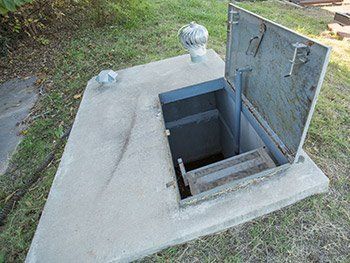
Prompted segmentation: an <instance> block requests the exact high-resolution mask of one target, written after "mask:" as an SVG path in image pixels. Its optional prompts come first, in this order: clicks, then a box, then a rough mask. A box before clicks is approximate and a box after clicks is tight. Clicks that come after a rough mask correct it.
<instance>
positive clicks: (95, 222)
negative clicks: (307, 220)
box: [26, 50, 328, 262]
mask: <svg viewBox="0 0 350 263" xmlns="http://www.w3.org/2000/svg"><path fill="white" fill-rule="evenodd" d="M223 72H224V62H223V61H222V60H221V59H220V58H219V56H218V55H217V54H216V53H215V52H214V51H212V50H210V51H209V52H208V60H207V61H206V62H205V63H202V64H192V63H191V62H190V57H189V55H184V56H178V57H174V58H170V59H166V60H162V61H158V62H153V63H150V64H147V65H141V66H136V67H133V68H128V69H125V70H120V71H118V74H119V76H118V79H119V80H118V81H117V83H115V84H112V85H109V86H103V87H101V86H99V85H98V84H97V83H96V82H95V81H94V80H90V81H89V83H88V86H87V88H86V90H85V93H84V97H83V100H82V103H81V105H80V109H79V112H78V114H77V117H76V120H75V123H74V126H73V129H72V131H71V135H70V137H69V140H68V143H67V145H66V148H65V151H64V154H63V157H62V160H61V163H60V166H59V169H58V171H57V174H56V177H55V180H54V182H53V185H52V188H51V191H50V194H49V197H48V201H47V203H46V205H45V209H44V211H43V214H42V217H41V219H40V223H39V225H38V228H37V231H36V233H35V236H34V239H33V241H32V245H31V248H30V251H29V253H28V255H27V259H26V262H127V261H131V260H134V259H138V258H141V257H143V256H146V255H148V254H150V253H154V252H157V251H159V250H161V249H163V248H166V247H168V246H171V245H175V244H178V243H182V242H185V241H188V240H191V239H194V238H197V237H199V236H202V235H206V234H210V233H214V232H217V231H220V230H223V229H225V228H228V227H231V226H234V225H237V224H240V223H243V222H246V221H248V220H251V219H253V218H255V217H258V216H261V215H263V214H266V213H269V212H272V211H274V210H277V209H280V208H282V207H284V206H287V205H290V204H292V203H294V202H296V201H298V200H301V199H303V198H305V197H307V196H310V195H313V194H316V193H320V192H324V191H326V190H327V187H328V179H327V177H326V176H324V174H323V173H322V171H321V170H320V169H318V168H317V166H316V165H315V164H314V163H313V162H312V160H311V159H310V158H309V157H308V156H307V155H306V154H305V153H302V157H303V158H301V159H302V161H301V162H299V163H297V164H295V165H293V166H289V165H287V166H283V167H282V166H281V167H280V169H279V170H278V171H276V172H275V173H273V174H270V175H269V176H266V177H262V178H258V179H256V180H252V181H249V182H245V183H242V184H239V185H236V186H235V188H234V189H231V191H229V192H226V193H224V194H222V195H219V196H218V197H217V198H213V199H210V200H207V201H205V202H201V203H198V204H196V205H188V206H186V207H182V206H180V205H179V194H178V189H177V188H176V186H174V184H171V182H174V180H175V173H174V170H173V167H172V160H171V156H170V150H169V146H168V143H167V138H166V134H165V131H164V124H163V119H162V114H161V108H160V105H159V98H158V94H159V93H162V92H165V91H169V90H173V89H177V88H180V87H184V86H188V85H193V84H197V83H200V82H204V81H209V80H213V79H216V78H220V77H222V76H223ZM169 183H170V184H169ZM169 185H170V186H169Z"/></svg>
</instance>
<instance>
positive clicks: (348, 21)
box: [328, 12, 350, 38]
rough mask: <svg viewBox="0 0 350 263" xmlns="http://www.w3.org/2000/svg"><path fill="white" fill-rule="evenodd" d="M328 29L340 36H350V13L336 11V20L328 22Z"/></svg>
mask: <svg viewBox="0 0 350 263" xmlns="http://www.w3.org/2000/svg"><path fill="white" fill-rule="evenodd" d="M328 29H329V30H330V31H332V32H334V33H335V34H337V35H338V36H339V37H340V38H350V14H349V13H338V12H337V13H335V15H334V22H333V23H331V24H328Z"/></svg>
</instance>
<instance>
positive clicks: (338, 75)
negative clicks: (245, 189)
mask: <svg viewBox="0 0 350 263" xmlns="http://www.w3.org/2000/svg"><path fill="white" fill-rule="evenodd" d="M145 1H146V2H147V3H148V9H147V15H146V17H144V19H143V20H142V23H139V24H132V25H128V24H125V25H115V26H106V27H103V28H86V27H85V28H81V29H79V30H78V31H77V32H76V33H75V35H74V36H73V37H72V38H69V39H66V40H64V41H63V42H62V43H61V45H62V46H63V48H60V49H59V50H58V51H57V52H56V53H55V56H54V60H53V61H52V68H47V69H44V74H42V75H41V76H42V80H43V83H44V94H43V95H42V96H41V97H40V99H39V101H38V103H37V105H36V107H35V109H34V111H33V114H32V116H33V117H32V118H31V119H30V121H29V127H28V129H27V130H26V131H24V134H25V138H24V140H23V141H22V143H21V144H20V146H19V148H18V151H17V153H16V154H15V156H14V157H13V159H12V163H13V165H14V166H15V167H18V169H17V170H16V172H15V173H14V174H12V175H11V176H2V177H1V178H0V200H1V201H0V206H3V205H4V204H5V202H6V200H7V197H8V196H10V195H11V194H12V193H13V192H14V191H15V189H17V188H18V187H19V186H21V185H23V182H24V181H25V179H26V178H27V177H28V176H30V174H31V172H32V171H33V169H34V168H35V167H36V165H37V164H39V163H40V162H41V161H42V160H43V159H44V157H45V155H46V154H47V153H48V152H49V151H50V150H51V149H52V147H53V145H54V143H55V141H57V139H58V138H59V137H60V135H62V133H63V130H64V129H65V128H67V127H69V126H70V125H71V124H72V122H73V121H74V117H75V114H76V112H77V109H78V107H79V102H80V98H79V96H75V95H79V94H81V93H82V92H83V90H84V87H85V85H86V82H87V81H88V80H89V79H90V78H91V77H92V76H94V75H96V74H97V73H98V72H99V71H100V70H101V69H104V68H113V69H115V70H116V69H120V68H125V67H129V66H133V65H136V64H143V63H147V62H150V61H154V60H159V59H163V58H167V57H171V56H175V55H179V54H183V53H184V51H183V50H182V49H181V47H180V45H179V43H178V39H177V37H176V34H177V29H178V28H180V26H181V25H183V24H184V23H187V22H189V21H192V20H195V21H196V22H198V23H202V24H204V25H206V26H207V28H208V30H209V32H210V41H209V47H210V48H213V49H215V50H216V51H217V52H218V53H219V54H220V55H221V56H223V57H224V55H225V41H226V8H227V6H226V3H225V2H224V1H217V0H207V1H203V0H171V1H170V0H167V1H165V0H155V1H151V0H145ZM240 5H242V6H243V7H245V8H247V9H249V10H251V11H253V12H256V13H258V14H260V15H262V16H265V17H267V18H269V19H271V20H273V21H276V22H278V23H281V24H283V25H285V26H287V27H290V28H292V29H294V30H296V31H298V32H300V33H303V34H306V35H309V36H311V37H314V38H317V39H318V40H320V41H322V42H324V43H326V44H329V45H332V46H333V53H332V57H331V63H330V65H329V67H328V72H327V75H326V79H325V83H324V86H323V89H322V91H321V94H320V97H319V101H318V104H317V108H316V112H315V115H314V117H313V121H312V123H311V127H310V131H309V134H308V139H307V142H306V146H305V147H306V150H307V151H308V152H309V153H310V155H311V156H312V157H313V159H314V160H315V161H316V163H317V164H318V165H319V166H320V167H321V168H322V169H323V171H324V172H325V173H326V174H327V176H328V177H329V178H330V180H331V188H330V192H329V193H328V194H325V195H319V196H315V197H312V198H308V199H307V200H304V201H302V202H299V203H298V204H296V205H294V206H291V207H288V208H285V209H282V210H281V211H278V212H275V213H272V214H270V215H268V216H264V217H262V218H259V219H257V220H254V221H252V222H249V223H246V224H243V225H240V226H238V227H235V228H231V229H229V230H227V231H224V232H222V233H219V234H216V235H211V236H206V237H203V238H200V239H198V240H195V241H192V242H189V243H186V244H183V245H179V246H175V247H171V248H169V249H166V250H164V251H162V252H159V253H157V254H155V255H152V256H150V257H148V258H146V259H144V260H142V261H144V262H164V261H166V262H180V261H181V262H196V261H198V262H199V261H200V262H260V261H272V262H349V261H350V180H349V178H348V173H349V171H350V162H349V158H350V127H349V123H350V117H349V112H350V96H349V94H350V45H349V42H345V41H339V40H337V39H332V38H328V36H327V35H325V34H323V31H324V30H325V29H326V25H327V23H328V22H330V21H332V14H330V13H328V12H326V11H323V10H320V9H318V8H307V9H299V8H294V7H291V6H289V5H285V4H281V3H279V2H274V1H264V2H243V3H240ZM51 41H54V40H51ZM40 73H43V72H40ZM76 98H77V99H76ZM62 151H63V149H61V150H60V151H59V153H57V154H56V158H55V160H54V161H53V162H52V163H51V164H50V166H49V167H48V168H47V169H46V170H45V171H44V172H43V173H42V175H41V178H40V180H39V181H38V182H37V183H36V184H35V185H34V186H33V187H32V188H31V189H30V190H29V192H28V193H27V194H26V195H25V196H24V198H23V199H22V200H21V201H20V202H19V203H18V205H17V206H16V207H15V209H13V211H12V212H11V214H10V215H9V217H8V219H7V221H6V224H5V226H4V227H2V229H1V232H0V262H1V261H6V262H21V261H23V260H24V258H25V255H26V253H27V251H28V248H29V245H30V242H31V239H32V237H33V234H34V232H35V229H36V225H37V223H38V220H39V218H40V215H41V211H42V209H43V206H44V204H45V201H46V197H47V194H48V192H49V189H50V186H51V183H52V180H53V178H54V175H55V172H56V169H57V167H58V164H59V160H60V156H61V154H62Z"/></svg>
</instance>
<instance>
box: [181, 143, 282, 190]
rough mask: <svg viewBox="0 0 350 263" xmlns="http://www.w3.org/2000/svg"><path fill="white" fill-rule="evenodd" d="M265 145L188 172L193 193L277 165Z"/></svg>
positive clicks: (187, 178)
mask: <svg viewBox="0 0 350 263" xmlns="http://www.w3.org/2000/svg"><path fill="white" fill-rule="evenodd" d="M275 166H276V165H275V163H274V162H273V160H272V159H271V157H270V156H269V154H268V153H267V151H266V149H265V148H264V147H262V148H259V149H256V150H253V151H250V152H247V153H243V154H240V155H236V156H234V157H231V158H228V159H225V160H223V161H220V162H217V163H214V164H210V165H207V166H204V167H201V168H199V169H196V170H192V171H189V172H187V173H186V180H187V181H188V184H189V186H190V190H191V193H192V195H195V194H199V193H202V192H205V191H208V190H210V189H212V188H215V187H217V186H220V185H223V184H226V183H228V182H231V181H233V180H237V179H242V178H244V177H247V176H250V175H253V174H256V173H259V172H261V171H264V170H267V169H270V168H273V167H275Z"/></svg>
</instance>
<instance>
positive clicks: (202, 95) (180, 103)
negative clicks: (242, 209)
mask: <svg viewBox="0 0 350 263" xmlns="http://www.w3.org/2000/svg"><path fill="white" fill-rule="evenodd" d="M222 83H223V80H222V79H219V80H216V81H212V82H209V83H201V84H198V85H195V86H191V87H185V88H181V89H178V90H174V91H170V92H166V93H162V94H160V95H159V97H160V102H161V105H162V112H163V118H164V123H165V129H166V134H167V137H168V142H169V146H170V151H171V155H172V160H173V164H174V169H175V173H176V178H177V183H178V187H179V191H180V196H181V198H182V199H185V198H187V197H189V196H194V195H196V194H199V193H202V192H205V191H208V190H211V189H213V188H215V187H217V186H221V185H224V184H227V183H229V182H231V181H234V180H238V179H242V178H246V177H249V176H251V175H254V174H256V173H259V172H262V171H265V170H267V169H271V168H274V167H276V166H277V165H278V162H277V161H276V159H275V158H274V156H273V155H272V153H271V152H270V151H269V149H268V148H267V147H266V145H265V144H264V142H263V141H262V140H261V138H260V137H259V136H258V134H257V133H256V132H255V130H254V129H253V127H252V126H251V125H250V124H249V122H248V121H247V119H246V118H245V117H244V115H243V114H241V134H240V143H239V144H240V145H236V143H235V125H236V122H235V119H234V114H235V100H234V97H233V96H232V94H230V91H229V90H227V89H225V88H224V86H223V84H222Z"/></svg>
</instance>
